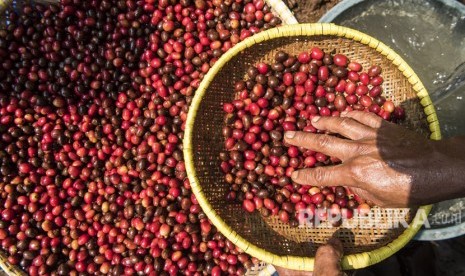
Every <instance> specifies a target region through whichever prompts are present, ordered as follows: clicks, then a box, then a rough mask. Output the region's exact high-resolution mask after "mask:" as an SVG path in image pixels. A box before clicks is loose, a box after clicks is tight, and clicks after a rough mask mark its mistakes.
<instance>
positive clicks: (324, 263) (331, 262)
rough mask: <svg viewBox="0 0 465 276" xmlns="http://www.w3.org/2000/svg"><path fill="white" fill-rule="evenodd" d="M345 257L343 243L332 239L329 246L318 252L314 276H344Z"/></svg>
mask: <svg viewBox="0 0 465 276" xmlns="http://www.w3.org/2000/svg"><path fill="white" fill-rule="evenodd" d="M342 255H343V248H342V243H341V241H340V240H338V239H336V238H331V239H330V240H329V241H328V243H327V244H325V245H323V246H320V248H318V250H317V251H316V256H315V267H314V270H313V276H342V275H344V273H343V272H342V269H341V259H342Z"/></svg>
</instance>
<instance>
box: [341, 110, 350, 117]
mask: <svg viewBox="0 0 465 276" xmlns="http://www.w3.org/2000/svg"><path fill="white" fill-rule="evenodd" d="M347 113H349V111H342V112H341V116H345V115H347Z"/></svg>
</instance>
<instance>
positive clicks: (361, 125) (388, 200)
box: [285, 111, 465, 207]
mask: <svg viewBox="0 0 465 276" xmlns="http://www.w3.org/2000/svg"><path fill="white" fill-rule="evenodd" d="M312 124H313V126H314V127H316V128H317V129H320V130H325V131H328V132H330V133H338V134H340V135H342V136H344V137H346V138H348V139H343V138H338V137H336V136H332V135H327V134H313V133H306V132H293V131H290V132H286V134H285V142H287V143H288V144H291V145H295V146H298V147H303V148H307V149H311V150H314V151H319V152H322V153H324V154H326V155H329V156H333V157H337V158H339V159H340V160H342V164H340V165H335V166H327V167H317V168H311V169H310V168H308V169H301V170H298V171H295V172H294V173H293V174H292V180H293V181H294V182H296V183H299V184H304V185H305V184H307V185H313V186H337V185H343V186H348V187H350V189H351V190H352V191H353V192H354V193H356V194H358V195H359V196H361V197H362V198H364V199H366V200H370V201H372V202H373V203H375V204H376V205H378V206H384V207H404V206H410V205H422V204H429V203H434V202H437V201H441V200H445V199H450V198H453V197H460V196H463V195H464V190H465V189H464V187H463V184H462V183H463V177H462V176H461V174H462V173H463V170H464V169H465V162H464V159H465V150H464V149H463V148H464V147H463V141H464V139H463V138H462V139H460V138H457V139H450V140H448V141H441V142H437V141H432V140H428V139H426V138H424V137H422V136H421V135H419V134H417V133H415V132H413V131H411V130H408V129H406V128H404V127H402V126H399V125H396V124H393V123H389V122H386V121H384V120H383V119H382V118H380V117H379V116H377V115H375V114H373V113H369V112H362V111H352V112H348V113H344V114H341V117H315V118H314V119H313V120H312ZM446 183H447V185H441V184H446Z"/></svg>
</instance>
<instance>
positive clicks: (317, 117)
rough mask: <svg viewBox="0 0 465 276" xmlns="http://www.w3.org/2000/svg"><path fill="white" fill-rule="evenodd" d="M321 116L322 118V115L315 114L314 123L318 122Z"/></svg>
mask: <svg viewBox="0 0 465 276" xmlns="http://www.w3.org/2000/svg"><path fill="white" fill-rule="evenodd" d="M320 118H321V117H320V116H315V117H313V119H312V123H316V122H318V121H319V120H320Z"/></svg>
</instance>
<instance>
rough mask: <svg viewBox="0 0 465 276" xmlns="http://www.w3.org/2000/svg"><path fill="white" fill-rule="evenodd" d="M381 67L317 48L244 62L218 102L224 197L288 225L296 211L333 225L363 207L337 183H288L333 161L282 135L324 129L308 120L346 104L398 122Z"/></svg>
mask: <svg viewBox="0 0 465 276" xmlns="http://www.w3.org/2000/svg"><path fill="white" fill-rule="evenodd" d="M381 73H382V68H381V67H380V66H378V65H373V66H371V67H370V68H369V69H368V70H367V72H363V68H362V65H361V64H360V63H357V62H354V61H349V59H348V58H347V56H345V55H343V54H334V55H333V54H331V53H329V52H327V53H325V52H324V51H323V50H322V49H320V48H318V47H314V48H312V49H311V50H310V51H304V52H301V53H300V54H298V55H297V56H293V55H289V54H288V53H286V52H284V51H278V52H277V53H276V55H275V60H274V63H272V64H267V63H264V62H260V63H258V64H256V65H255V66H251V67H249V68H248V69H247V78H246V79H245V80H241V81H238V82H236V83H235V86H234V92H235V93H236V97H235V99H234V100H233V101H232V102H228V103H224V105H223V109H224V111H225V113H226V115H225V126H224V127H223V130H222V133H223V136H224V138H225V144H224V146H225V151H224V152H222V153H221V154H220V159H221V164H220V167H221V170H222V172H223V173H224V174H225V181H226V182H227V183H229V184H231V189H230V191H229V192H228V194H227V195H226V196H227V199H228V200H237V201H239V202H241V203H242V205H243V207H244V209H245V210H247V211H248V212H253V211H255V210H259V211H260V213H261V214H262V215H263V216H264V217H268V216H270V215H275V216H278V217H279V218H280V220H281V221H282V222H285V223H290V225H291V226H297V225H298V220H299V215H298V214H299V211H300V210H308V211H309V212H310V213H311V214H312V215H314V216H318V219H319V220H323V221H325V220H329V221H330V222H331V223H332V224H333V225H334V226H339V225H340V224H341V219H340V218H341V215H342V217H344V218H351V217H352V216H353V212H354V210H357V211H358V212H359V213H360V214H367V213H369V211H370V205H371V202H369V201H365V200H363V199H362V198H360V197H358V196H357V195H355V194H353V193H352V192H351V191H350V190H349V189H347V188H345V187H343V185H344V183H340V185H341V186H337V187H319V186H314V185H312V183H306V184H308V185H299V184H296V183H293V181H292V180H291V174H292V172H294V171H295V170H298V169H301V168H312V167H319V166H328V165H336V164H339V163H340V160H339V159H338V158H335V157H330V156H327V155H325V154H323V153H321V152H315V151H312V150H307V149H304V148H300V147H296V146H292V145H288V144H286V143H285V142H284V139H283V137H284V132H285V131H305V132H310V133H324V132H323V131H320V130H318V129H317V128H315V127H314V126H313V125H312V123H311V120H312V119H313V118H315V117H316V116H333V117H339V116H340V114H341V112H345V111H352V110H359V111H367V112H371V113H375V114H377V115H378V116H380V117H381V118H383V119H385V120H387V121H393V122H397V121H401V120H403V119H404V118H405V112H404V110H403V109H402V108H401V107H396V106H395V105H394V103H393V102H392V101H390V100H386V98H385V97H384V96H383V95H382V92H383V88H382V84H383V78H382V76H381ZM318 210H325V211H324V212H318ZM326 210H329V212H326ZM328 213H329V214H330V215H329V217H328ZM332 215H334V217H335V218H337V219H333V220H332V219H331V218H332V217H333V216H332Z"/></svg>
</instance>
